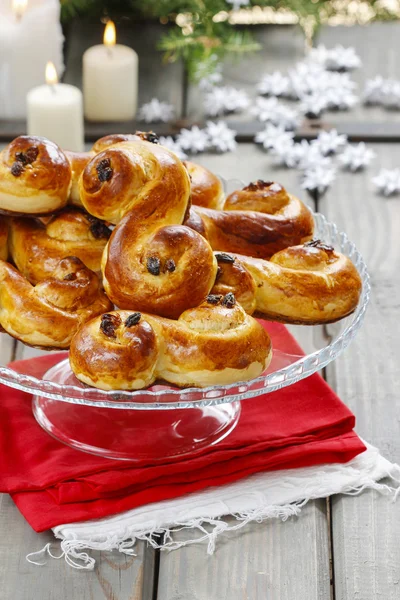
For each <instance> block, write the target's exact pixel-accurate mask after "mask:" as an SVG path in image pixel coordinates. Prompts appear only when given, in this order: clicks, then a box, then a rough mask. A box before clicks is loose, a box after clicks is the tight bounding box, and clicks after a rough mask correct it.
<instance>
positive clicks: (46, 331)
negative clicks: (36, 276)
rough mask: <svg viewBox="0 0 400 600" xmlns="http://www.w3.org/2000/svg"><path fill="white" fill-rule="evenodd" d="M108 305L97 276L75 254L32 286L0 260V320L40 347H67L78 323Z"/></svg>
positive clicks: (106, 307)
mask: <svg viewBox="0 0 400 600" xmlns="http://www.w3.org/2000/svg"><path fill="white" fill-rule="evenodd" d="M110 308H112V305H111V303H110V301H109V300H108V298H107V297H106V295H105V294H104V293H103V292H102V290H101V288H100V283H99V280H98V277H97V276H96V275H95V274H94V273H92V272H91V271H89V269H87V268H86V267H85V266H84V265H83V264H82V262H81V261H80V260H79V259H78V258H75V257H69V258H66V259H63V260H62V261H61V262H60V263H59V265H58V267H57V268H56V269H55V271H54V273H53V277H52V278H49V279H47V280H46V281H43V282H41V283H39V284H37V285H36V286H35V287H33V286H32V285H31V284H30V283H29V282H28V281H27V280H26V279H25V278H24V277H23V275H21V274H20V273H19V272H18V271H17V270H16V269H15V268H14V267H12V266H11V265H10V264H8V263H6V262H4V261H0V324H1V326H2V327H3V328H4V330H5V331H6V332H7V333H9V334H10V335H11V336H13V337H15V338H16V339H18V340H21V341H22V342H24V343H26V344H29V345H31V346H37V347H41V348H44V349H48V350H49V349H53V348H68V347H69V344H70V341H71V338H72V336H73V335H74V333H75V332H76V331H77V330H78V329H79V327H80V326H81V325H82V324H83V323H85V322H86V321H88V320H89V319H91V318H93V317H95V316H96V315H98V314H101V313H103V312H104V311H106V310H109V309H110Z"/></svg>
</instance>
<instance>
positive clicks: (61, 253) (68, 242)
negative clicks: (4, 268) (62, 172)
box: [9, 208, 111, 283]
mask: <svg viewBox="0 0 400 600" xmlns="http://www.w3.org/2000/svg"><path fill="white" fill-rule="evenodd" d="M110 235H111V231H110V230H109V229H108V228H107V227H106V226H105V225H104V223H103V222H101V221H98V219H96V218H95V217H92V216H91V215H87V214H85V213H84V212H82V211H81V210H78V209H76V208H67V209H64V210H63V211H62V212H61V213H59V214H58V215H55V216H54V217H52V218H51V219H50V220H49V221H48V222H47V224H46V225H44V224H43V223H42V222H41V221H39V220H38V219H23V218H19V219H11V220H10V239H9V246H10V254H11V257H12V259H13V262H14V263H15V265H16V266H17V268H18V269H19V270H20V271H21V273H22V274H23V275H24V276H25V277H26V278H27V279H28V280H29V281H30V282H31V283H38V282H39V281H43V279H47V278H48V277H51V276H52V274H53V272H54V269H55V268H56V267H57V265H58V263H59V262H60V260H61V259H63V258H66V257H67V256H77V257H78V258H79V259H80V260H81V261H82V262H83V263H84V264H85V265H86V266H87V267H88V268H89V269H91V270H92V271H95V272H97V273H100V264H101V257H102V254H103V251H104V248H105V246H106V244H107V241H108V239H109V237H110Z"/></svg>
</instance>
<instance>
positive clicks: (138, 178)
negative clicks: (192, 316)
mask: <svg viewBox="0 0 400 600" xmlns="http://www.w3.org/2000/svg"><path fill="white" fill-rule="evenodd" d="M189 197H190V181H189V176H188V173H187V170H186V168H185V167H184V166H183V164H182V162H181V161H180V160H179V159H178V158H177V157H176V155H175V154H174V153H172V152H170V151H169V150H167V149H166V148H163V147H162V146H159V145H157V144H152V143H149V142H142V141H133V142H122V143H119V144H117V145H115V146H112V147H110V148H109V149H108V150H103V151H102V152H100V153H99V154H97V155H96V156H95V158H94V159H93V160H92V161H91V162H90V163H89V164H88V166H87V167H86V169H85V171H84V173H83V176H82V179H81V198H82V201H83V204H84V206H85V208H86V209H87V210H88V211H89V212H90V213H91V214H93V215H95V216H96V217H99V218H102V219H107V220H109V221H111V222H113V223H117V226H116V227H115V229H114V231H113V233H112V235H111V237H110V241H109V243H108V244H107V247H106V250H105V252H104V255H103V261H102V272H103V282H104V288H105V290H106V293H107V295H108V296H109V298H110V299H111V301H112V302H113V303H114V304H115V305H116V306H118V307H119V308H124V309H132V310H140V311H143V312H148V313H152V314H156V315H160V316H164V317H168V318H177V317H178V316H179V315H180V314H181V313H182V312H184V311H185V310H187V309H188V308H192V307H194V306H198V305H199V304H200V303H201V302H202V301H203V300H204V298H205V297H206V296H207V294H208V293H209V292H210V290H211V288H212V286H213V284H214V281H215V276H216V272H217V262H216V260H215V258H214V255H213V252H212V249H211V247H210V245H209V243H208V242H207V241H206V240H205V239H204V238H203V237H202V236H201V235H199V234H198V233H196V232H195V231H193V230H192V229H190V228H188V227H184V226H183V225H180V223H182V222H183V220H184V218H185V215H186V213H187V209H188V205H189Z"/></svg>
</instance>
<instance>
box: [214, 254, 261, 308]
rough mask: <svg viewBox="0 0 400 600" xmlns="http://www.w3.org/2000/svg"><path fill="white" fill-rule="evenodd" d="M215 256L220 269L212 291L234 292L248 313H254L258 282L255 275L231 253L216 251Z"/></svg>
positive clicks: (223, 293)
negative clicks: (256, 282)
mask: <svg viewBox="0 0 400 600" xmlns="http://www.w3.org/2000/svg"><path fill="white" fill-rule="evenodd" d="M214 256H215V257H216V259H217V262H218V271H217V277H216V279H215V283H214V286H213V288H212V290H211V293H212V294H222V295H225V294H228V293H229V292H232V293H233V294H234V296H235V298H236V300H237V302H239V304H240V305H241V306H242V307H243V308H244V310H245V311H246V312H247V314H248V315H252V314H253V313H254V311H255V309H256V284H255V281H254V278H253V276H252V275H251V274H250V273H249V271H248V270H247V269H246V267H245V266H244V265H243V264H242V263H241V262H240V260H235V258H234V256H232V255H231V254H225V253H224V252H214Z"/></svg>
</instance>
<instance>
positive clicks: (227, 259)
mask: <svg viewBox="0 0 400 600" xmlns="http://www.w3.org/2000/svg"><path fill="white" fill-rule="evenodd" d="M215 258H216V259H217V261H218V262H222V263H231V264H233V263H234V262H235V257H234V256H231V255H230V254H225V252H219V253H218V254H216V255H215Z"/></svg>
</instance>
